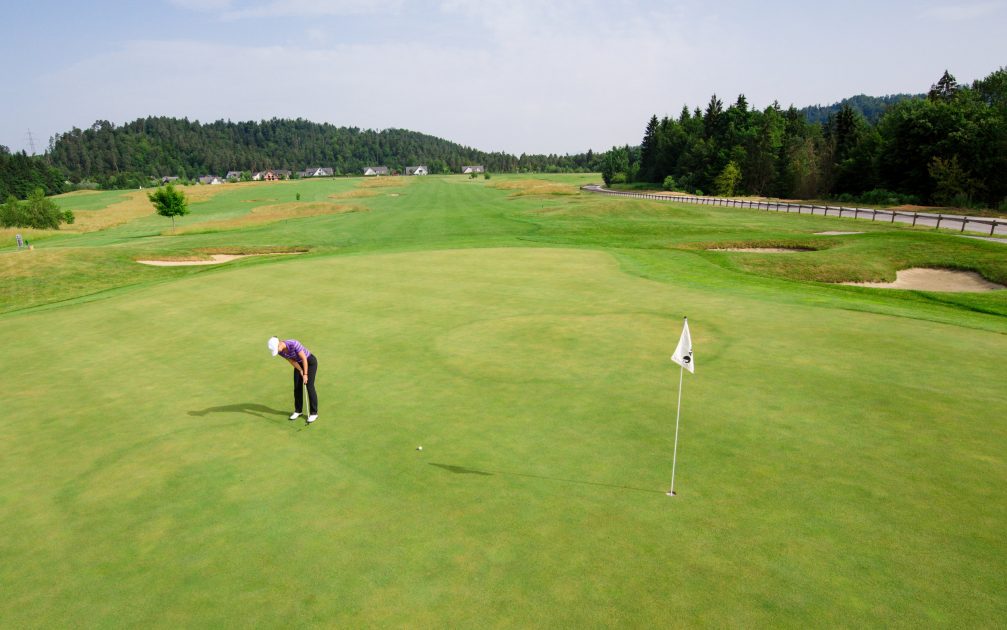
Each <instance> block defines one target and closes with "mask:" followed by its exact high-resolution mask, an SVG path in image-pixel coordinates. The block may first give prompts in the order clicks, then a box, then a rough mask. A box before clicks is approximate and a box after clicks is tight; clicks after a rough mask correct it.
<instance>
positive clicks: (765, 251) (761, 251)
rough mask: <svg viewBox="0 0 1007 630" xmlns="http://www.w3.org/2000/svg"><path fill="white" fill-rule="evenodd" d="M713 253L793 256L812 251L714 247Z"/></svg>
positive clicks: (787, 248) (781, 248)
mask: <svg viewBox="0 0 1007 630" xmlns="http://www.w3.org/2000/svg"><path fill="white" fill-rule="evenodd" d="M708 251H711V252H750V253H754V254H792V253H794V252H807V251H812V250H809V249H798V248H796V247H713V248H710V249H709V250H708Z"/></svg>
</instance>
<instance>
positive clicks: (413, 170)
mask: <svg viewBox="0 0 1007 630" xmlns="http://www.w3.org/2000/svg"><path fill="white" fill-rule="evenodd" d="M427 174H428V171H427V167H425V166H407V167H406V175H427Z"/></svg>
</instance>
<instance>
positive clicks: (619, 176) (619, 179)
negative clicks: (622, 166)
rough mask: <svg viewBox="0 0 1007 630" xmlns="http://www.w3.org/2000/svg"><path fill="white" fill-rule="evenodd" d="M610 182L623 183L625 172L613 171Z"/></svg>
mask: <svg viewBox="0 0 1007 630" xmlns="http://www.w3.org/2000/svg"><path fill="white" fill-rule="evenodd" d="M612 183H613V184H625V183H626V174H625V173H613V174H612Z"/></svg>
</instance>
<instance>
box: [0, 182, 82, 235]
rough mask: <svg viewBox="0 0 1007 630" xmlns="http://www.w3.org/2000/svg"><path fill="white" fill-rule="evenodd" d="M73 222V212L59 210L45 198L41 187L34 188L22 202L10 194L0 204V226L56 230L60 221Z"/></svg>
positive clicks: (52, 202)
mask: <svg viewBox="0 0 1007 630" xmlns="http://www.w3.org/2000/svg"><path fill="white" fill-rule="evenodd" d="M73 222H74V216H73V212H71V211H69V210H65V211H64V210H60V209H59V206H57V205H56V203H55V202H54V201H53V200H52V199H48V198H46V196H45V192H44V191H43V190H42V189H41V188H36V189H35V190H34V191H33V192H32V193H31V194H30V195H28V200H27V201H25V202H23V203H22V202H20V201H18V200H17V198H16V197H14V196H13V195H11V196H9V197H7V202H6V203H5V204H3V205H2V206H0V227H20V228H37V229H40V230H58V229H59V224H60V223H73Z"/></svg>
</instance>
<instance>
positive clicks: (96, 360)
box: [0, 175, 1007, 628]
mask: <svg viewBox="0 0 1007 630" xmlns="http://www.w3.org/2000/svg"><path fill="white" fill-rule="evenodd" d="M591 181H598V177H597V176H590V175H557V176H498V175H494V176H493V177H492V179H490V180H484V179H469V178H467V177H461V176H452V177H426V178H409V179H406V178H386V179H381V180H364V179H328V180H312V181H297V182H282V183H275V184H273V183H254V184H242V185H224V186H219V187H213V188H216V189H217V190H215V191H213V192H212V193H210V192H207V191H201V190H199V189H195V190H196V191H198V192H196V195H198V196H199V197H198V200H196V201H194V203H193V204H192V206H191V209H192V214H191V215H189V216H186V217H183V218H182V219H181V220H179V221H178V230H177V231H176V232H175V233H174V234H172V232H171V228H170V221H169V220H167V219H164V218H162V217H158V216H156V215H154V214H153V212H152V210H151V211H145V212H141V210H142V209H143V208H142V205H140V203H139V200H138V199H133V198H132V197H131V195H134V194H135V193H134V192H126V193H121V192H120V193H97V194H94V193H92V194H86V195H82V194H77V195H70V196H63V197H61V198H59V199H58V202H59V203H60V204H61V205H63V206H64V207H73V208H74V209H75V211H77V210H80V211H81V213H85V212H87V213H92V214H93V216H92V217H90V220H91V221H92V223H91V225H95V226H100V225H107V227H100V228H98V229H95V230H93V231H86V232H78V233H69V232H61V233H59V234H54V235H52V234H51V235H46V238H43V239H41V240H39V241H38V243H39V245H38V246H37V248H36V249H35V250H34V251H32V252H15V251H13V247H10V246H9V244H8V243H7V242H6V241H4V243H3V247H2V248H0V279H2V282H3V289H2V291H0V331H2V332H0V340H2V342H3V343H4V346H5V347H6V348H8V349H10V350H9V352H8V357H9V358H10V359H11V360H6V361H4V362H3V363H2V364H0V397H2V399H3V400H4V401H6V402H7V405H6V407H5V408H6V412H5V413H4V414H3V416H0V442H2V443H3V444H4V455H3V457H2V458H0V514H2V516H3V518H0V557H3V558H4V562H3V563H2V564H0V584H2V585H3V587H2V590H3V595H2V596H0V619H2V620H3V623H2V624H0V625H3V626H9V627H28V626H45V627H65V626H73V627H109V626H144V627H148V626H149V627H194V626H195V627H220V626H251V625H260V626H280V625H282V626H309V625H312V626H329V627H372V626H379V627H384V626H407V627H438V628H440V627H483V626H489V627H598V626H605V627H608V626H631V627H677V626H718V627H767V626H770V627H777V626H780V627H808V626H813V627H823V626H827V627H835V626H843V627H862V626H897V627H934V626H938V627H990V626H996V625H998V624H997V620H1000V619H1004V618H1007V591H1005V590H1004V588H1003V576H1004V575H1005V574H1007V542H1005V539H1004V537H1003V535H1002V530H1003V528H1004V525H1005V524H1007V458H1005V455H1004V454H1005V453H1007V388H1004V387H1003V382H1002V381H1003V379H1002V378H1001V374H1002V370H1003V364H1004V358H1005V357H1007V291H1004V290H1000V291H993V292H988V293H934V292H926V291H892V290H881V289H871V288H862V287H853V286H842V285H836V284H832V283H833V282H837V281H842V280H877V279H893V278H894V276H895V272H896V271H897V270H899V269H904V268H907V267H942V268H955V269H964V270H971V271H975V272H978V273H980V274H981V275H982V276H983V277H984V278H986V279H988V280H991V281H994V282H999V283H1002V284H1003V283H1007V247H1005V246H1004V245H1002V244H999V243H990V242H985V241H977V240H972V239H964V238H961V237H959V236H957V235H953V234H941V233H935V232H934V231H932V230H930V231H928V230H919V229H912V228H909V227H905V226H898V225H889V224H883V225H882V224H877V223H870V222H865V221H855V220H853V219H837V218H832V217H830V218H825V217H820V216H809V215H800V216H798V215H793V214H791V215H787V214H778V213H766V212H758V211H753V210H742V209H733V208H711V207H705V206H695V205H687V204H681V205H675V204H670V203H659V202H650V201H646V200H638V199H618V198H609V197H603V196H599V195H590V194H585V193H581V192H580V191H579V190H578V187H579V186H580V185H581V184H584V183H588V182H591ZM206 188H210V187H206ZM185 190H186V192H187V193H188V192H189V191H190V189H185ZM136 192H140V191H136ZM297 194H300V196H301V198H300V200H298V199H297V198H296V196H297ZM127 202H131V203H133V204H134V205H133V206H130V207H131V210H129V211H128V212H127V211H125V210H123V208H125V206H124V205H123V204H124V203H127ZM73 204H79V205H73ZM102 204H103V205H102ZM331 207H341V208H345V207H348V208H352V211H343V212H329V211H328V210H330V209H331ZM309 208H312V209H310V210H309ZM263 216H265V217H268V218H269V220H268V221H262V220H260V219H261V217H263ZM826 230H832V231H837V230H849V231H863V232H864V233H863V234H856V235H847V236H819V235H815V234H814V233H815V232H818V231H826ZM741 245H748V246H778V247H788V248H794V247H799V248H803V249H804V250H806V251H801V252H794V253H786V254H777V255H774V254H768V253H766V254H760V253H743V252H729V251H711V250H712V248H715V247H717V248H723V247H727V246H741ZM294 249H299V250H307V251H308V253H306V254H303V255H300V256H278V257H255V258H246V259H242V260H239V261H235V262H231V263H227V264H224V265H214V266H208V267H164V268H161V267H148V266H144V265H140V264H137V263H135V262H134V261H135V260H137V259H157V258H159V257H174V258H177V257H187V256H194V257H199V256H205V255H206V254H208V253H225V252H226V253H241V252H248V253H254V252H263V251H289V250H294ZM686 315H687V316H688V317H689V321H690V326H691V328H692V336H693V341H694V344H695V350H696V363H697V368H696V373H695V375H689V374H686V375H685V380H684V395H683V399H682V401H683V403H682V420H683V423H682V432H681V444H680V451H679V461H678V477H677V481H676V486H677V489H678V491H679V496H678V497H676V498H669V497H667V496H665V494H664V492H665V491H666V490H667V485H668V482H669V480H670V473H671V445H672V439H673V433H674V420H675V408H674V404H675V396H676V394H677V383H678V372H677V368H676V366H674V365H673V364H672V363H671V362H670V361H669V358H668V357H669V355H670V354H671V352H672V350H673V349H674V346H675V343H676V342H677V340H678V335H679V332H680V331H681V322H682V317H683V316H686ZM273 334H278V335H280V336H281V337H283V336H289V337H296V338H299V339H301V340H302V341H303V342H305V344H306V345H307V346H308V347H309V348H310V349H311V350H312V351H314V352H315V353H316V354H317V355H318V357H319V365H320V369H319V381H318V382H319V393H320V397H321V417H320V420H319V421H318V423H317V424H315V425H313V426H311V427H305V426H303V423H302V422H293V423H292V422H289V421H288V420H287V414H288V413H289V411H290V407H291V393H290V391H289V389H290V378H291V377H290V374H289V371H290V370H289V367H285V365H286V364H285V363H284V362H282V361H281V360H279V359H274V358H271V357H270V356H269V354H268V351H267V350H266V339H267V338H268V337H269V336H270V335H273ZM420 445H422V446H423V450H422V451H418V450H416V448H417V446H420Z"/></svg>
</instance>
